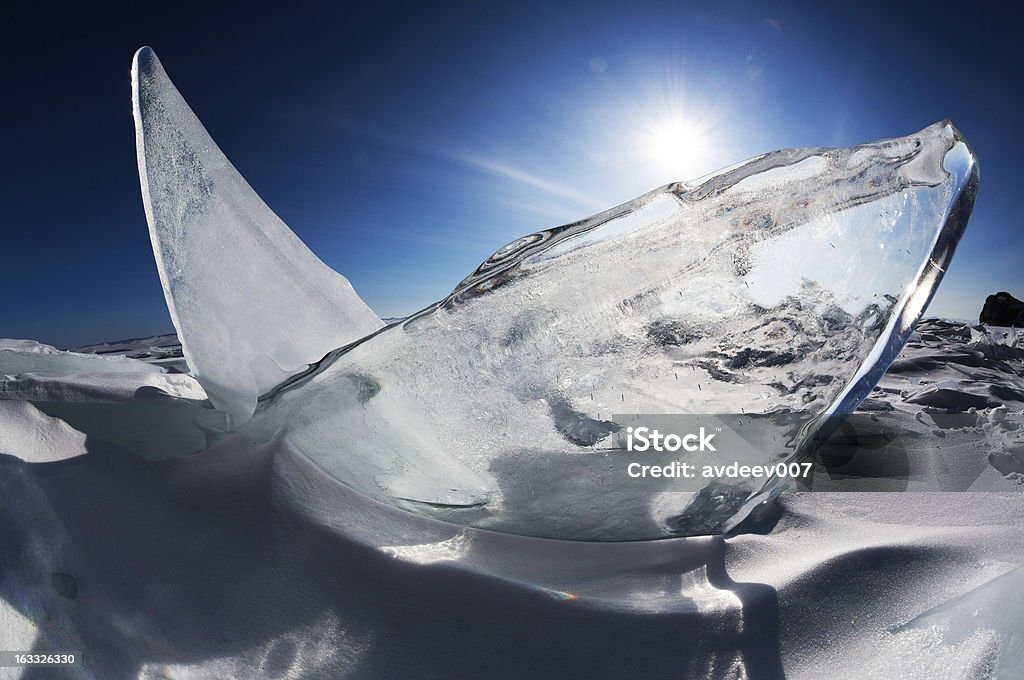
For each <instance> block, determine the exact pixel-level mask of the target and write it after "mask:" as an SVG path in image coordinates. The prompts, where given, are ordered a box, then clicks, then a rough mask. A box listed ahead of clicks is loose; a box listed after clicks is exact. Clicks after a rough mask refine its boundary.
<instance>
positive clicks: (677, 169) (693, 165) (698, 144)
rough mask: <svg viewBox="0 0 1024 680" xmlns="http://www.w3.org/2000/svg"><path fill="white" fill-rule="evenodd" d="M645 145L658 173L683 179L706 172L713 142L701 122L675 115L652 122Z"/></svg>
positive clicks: (692, 177)
mask: <svg viewBox="0 0 1024 680" xmlns="http://www.w3.org/2000/svg"><path fill="white" fill-rule="evenodd" d="M647 146H648V148H647V150H646V151H647V153H646V155H647V156H648V158H649V159H650V160H651V161H652V162H653V163H654V165H655V166H656V168H657V171H658V173H659V174H664V175H668V176H671V178H672V179H673V180H684V179H694V178H695V177H697V176H699V175H701V174H704V173H706V172H707V170H708V161H709V160H710V157H711V155H712V149H713V146H714V144H713V141H712V140H711V138H710V135H709V134H708V131H706V130H702V129H701V126H699V125H698V124H695V123H692V122H689V121H685V120H682V119H678V118H677V119H671V120H667V121H665V122H663V123H661V124H658V125H654V126H652V128H651V130H650V134H649V136H648V144H647Z"/></svg>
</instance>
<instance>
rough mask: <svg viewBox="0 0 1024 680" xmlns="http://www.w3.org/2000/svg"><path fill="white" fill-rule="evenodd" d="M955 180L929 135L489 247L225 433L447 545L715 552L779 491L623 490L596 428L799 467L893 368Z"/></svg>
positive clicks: (825, 154) (805, 152) (764, 172)
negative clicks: (567, 541) (582, 543)
mask: <svg viewBox="0 0 1024 680" xmlns="http://www.w3.org/2000/svg"><path fill="white" fill-rule="evenodd" d="M977 181H978V174H977V164H976V161H975V158H974V156H973V155H972V152H971V151H970V149H969V147H968V145H967V144H966V142H965V141H964V140H963V138H962V137H961V136H960V134H959V133H958V132H957V130H956V129H955V128H954V127H953V126H952V125H951V124H950V123H948V122H941V123H937V124H935V125H932V126H931V127H928V128H926V129H925V130H923V131H921V132H920V133H918V134H915V135H911V136H908V137H904V138H899V139H892V140H885V141H881V142H876V143H873V144H867V145H863V146H858V147H854V148H850V149H823V148H807V149H790V150H784V151H778V152H774V153H770V154H766V155H764V156H760V157H757V158H754V159H752V160H751V161H748V162H746V163H743V164H740V165H738V166H736V167H734V168H731V169H729V170H726V171H723V172H721V173H719V174H715V175H712V176H710V177H706V178H703V179H701V180H698V181H695V182H690V183H677V184H672V185H669V186H666V187H662V188H660V189H657V190H655V191H652V192H651V193H649V194H647V195H645V196H642V197H640V198H637V199H635V200H634V201H631V202H629V203H627V204H625V205H622V206H619V207H617V208H613V209H611V210H608V211H606V212H603V213H601V214H599V215H596V216H594V217H591V218H589V219H586V220H582V221H580V222H577V223H574V224H570V225H567V226H564V227H559V228H556V229H551V230H547V231H543V232H539V233H537V234H533V235H530V236H526V237H524V238H522V239H519V240H517V241H515V242H513V243H511V244H509V245H507V246H506V247H504V248H502V249H501V250H499V251H498V252H497V253H495V254H494V255H493V256H492V257H491V258H489V259H488V260H487V261H486V262H485V263H483V264H482V265H481V266H480V267H479V268H478V269H477V271H475V272H474V273H473V274H471V275H470V276H469V277H467V278H466V279H465V280H464V281H463V282H462V283H461V284H460V285H459V286H458V287H457V288H456V289H455V291H454V292H453V293H452V294H451V295H450V296H449V297H448V298H446V299H445V300H443V301H441V302H439V303H438V304H436V305H433V306H432V307H430V308H428V309H426V310H424V311H422V312H420V313H418V314H416V315H414V316H413V317H411V318H409V319H408V320H406V321H404V322H402V323H401V324H398V325H395V326H392V327H389V328H387V329H385V330H384V331H382V332H381V333H378V334H376V335H374V336H373V337H372V338H370V339H368V340H367V341H365V342H362V343H358V344H356V345H355V346H353V347H348V348H342V349H339V350H337V351H335V352H333V353H331V355H329V356H328V357H327V358H326V359H325V360H324V361H323V362H321V363H320V364H318V365H317V366H316V367H315V368H314V369H311V370H310V371H308V372H307V373H306V374H304V375H301V376H298V377H296V378H293V379H291V380H289V381H287V382H286V383H285V384H283V385H282V386H281V387H279V388H277V389H275V390H274V391H273V392H272V393H271V394H268V395H266V397H265V399H264V403H263V405H262V408H261V409H260V410H258V411H257V415H256V417H255V418H254V419H253V421H252V422H251V423H250V425H249V426H247V428H246V432H247V434H249V435H251V436H254V437H256V438H269V437H271V436H274V435H276V434H278V433H279V432H284V433H285V434H286V439H287V441H288V442H289V443H290V444H291V445H293V446H295V447H297V448H298V449H299V450H301V451H302V452H304V453H305V454H306V455H308V456H309V457H310V458H312V459H313V460H315V461H316V462H317V463H318V464H319V465H320V466H321V467H322V468H323V469H324V470H326V471H327V472H328V473H329V474H331V475H333V476H334V477H335V478H337V479H338V480H340V481H342V482H344V483H346V484H349V485H351V486H353V487H355V488H356V489H358V490H359V491H361V492H363V493H365V494H368V495H370V496H371V497H373V498H376V499H378V500H380V501H383V502H387V503H393V504H398V505H400V506H401V507H404V508H406V509H409V510H412V511H414V512H420V513H424V514H428V515H431V516H434V517H438V518H441V519H444V520H447V521H451V522H455V523H461V524H466V525H471V526H478V527H485V528H490V529H494V530H499V531H507V532H511V533H521V534H529V535H539V536H547V537H555V538H571V539H587V540H629V539H647V538H657V537H662V536H670V535H688V534H705V533H717V532H722V531H726V530H728V529H729V528H731V527H732V526H734V525H735V524H736V523H737V522H738V521H740V520H741V519H742V518H743V517H744V516H745V514H746V510H747V509H749V508H750V507H752V506H753V505H754V504H756V503H757V502H758V501H760V500H762V499H763V498H764V497H765V494H767V493H771V492H772V491H773V490H775V489H776V488H778V485H779V480H777V479H773V480H770V481H767V482H765V481H764V480H760V481H757V480H743V479H739V480H735V481H734V482H732V483H728V484H723V483H721V482H720V481H716V482H714V483H710V484H708V486H707V487H705V488H704V489H702V490H701V491H699V492H691V493H660V494H658V493H652V489H651V488H650V487H649V486H640V485H631V484H630V482H629V480H628V479H627V478H626V477H625V476H624V475H622V474H621V472H620V471H618V470H617V469H616V468H615V465H616V462H615V461H616V460H618V461H621V460H622V458H618V459H616V458H614V456H617V455H621V452H612V451H609V449H611V448H613V447H612V444H611V439H612V438H611V437H610V436H609V435H610V434H611V433H612V432H614V431H615V430H617V429H618V427H619V426H618V425H617V424H616V423H614V422H612V419H611V416H612V414H613V413H618V414H630V413H632V414H657V413H682V414H686V413H690V414H741V413H742V414H747V415H750V416H752V417H754V418H758V419H759V423H760V428H761V430H762V432H764V433H766V435H767V436H765V437H762V441H761V446H760V448H759V449H758V450H757V452H756V455H757V457H756V458H753V459H749V458H748V459H747V460H745V461H744V462H748V463H751V464H756V463H774V462H777V461H791V460H795V459H797V458H798V457H799V456H800V455H801V446H802V445H803V444H804V443H805V441H806V440H807V438H808V437H810V436H811V434H813V433H814V432H815V430H816V428H818V427H819V426H820V424H821V423H822V422H823V420H824V419H825V418H827V417H828V416H831V415H834V414H847V413H850V412H852V411H853V410H854V409H856V407H857V405H858V404H860V402H861V401H862V400H863V399H864V398H865V397H866V396H867V394H868V393H869V392H870V390H871V388H872V387H873V386H874V385H875V384H876V383H877V381H878V379H879V378H880V377H881V375H882V373H883V372H884V371H885V369H886V367H887V366H888V365H889V364H890V363H891V361H892V360H893V359H894V358H895V357H896V356H897V355H898V353H899V351H900V349H901V348H902V347H903V345H904V343H905V342H906V339H907V338H908V336H909V334H910V332H911V331H912V329H913V326H914V324H915V322H916V321H917V319H918V318H919V316H920V314H921V312H922V311H923V309H924V307H925V305H926V304H927V302H928V300H929V299H930V297H931V295H932V293H933V292H934V290H935V287H936V285H937V284H938V282H939V280H940V278H941V276H942V273H943V271H944V269H945V267H946V265H947V263H948V261H949V259H950V258H951V256H952V254H953V249H954V248H955V245H956V243H957V241H958V239H959V237H960V235H961V233H962V231H963V229H964V227H965V226H966V223H967V218H968V216H969V213H970V210H971V207H972V205H973V200H974V195H975V191H976V185H977ZM707 459H713V457H711V456H708V457H706V458H705V460H707Z"/></svg>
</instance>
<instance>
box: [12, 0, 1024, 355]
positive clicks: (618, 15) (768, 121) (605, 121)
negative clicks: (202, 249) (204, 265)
mask: <svg viewBox="0 0 1024 680" xmlns="http://www.w3.org/2000/svg"><path fill="white" fill-rule="evenodd" d="M487 5H488V3H466V4H448V5H442V4H438V3H413V4H408V5H402V4H401V3H360V4H359V5H355V6H344V5H342V4H338V5H332V6H331V7H330V8H328V7H326V4H325V6H324V7H322V8H320V7H316V6H314V5H313V4H311V3H303V4H301V7H302V9H294V8H289V9H277V10H265V9H248V10H237V9H232V10H228V9H219V8H218V7H217V6H216V5H215V4H214V3H204V4H200V5H195V6H193V7H191V8H189V7H186V6H185V5H184V4H180V3H162V4H154V3H143V4H140V5H138V6H135V7H133V6H130V5H125V6H123V7H119V8H112V9H106V8H97V7H94V6H88V7H87V8H86V6H85V5H84V4H83V9H81V10H79V13H78V14H68V13H66V12H60V11H58V10H57V9H55V8H53V7H47V6H46V5H45V4H44V3H35V4H34V5H29V6H27V5H25V4H21V5H19V6H17V7H16V8H15V9H8V10H7V11H6V12H5V18H4V24H5V26H4V28H3V29H2V32H3V35H2V40H0V50H2V52H3V54H2V60H0V69H2V71H0V74H2V79H3V92H4V93H5V101H4V105H3V106H2V107H0V116H2V125H0V130H2V132H0V134H2V135H3V142H4V143H3V149H4V163H3V170H2V172H3V176H2V178H0V179H2V182H0V192H2V198H3V211H2V218H0V220H2V221H0V225H2V229H3V242H2V243H3V245H2V246H0V253H2V257H0V262H2V265H0V286H2V290H3V294H2V295H0V337H27V338H34V339H38V340H42V341H45V342H50V343H53V344H57V345H58V346H72V345H76V344H82V343H86V342H93V341H102V340H108V339H116V338H121V337H126V336H135V335H146V334H152V333H159V332H166V331H168V330H170V329H171V324H170V319H169V317H168V315H167V312H166V308H165V305H164V301H163V296H162V293H161V290H160V285H159V281H158V278H157V273H156V267H155V265H154V263H153V256H152V252H151V250H150V246H149V238H148V233H147V230H146V224H145V217H144V215H143V211H142V203H141V198H140V195H139V186H138V177H137V170H136V164H135V148H134V132H133V126H132V116H131V102H130V96H131V88H130V78H129V76H130V66H131V58H132V54H133V53H134V51H135V49H136V48H138V47H139V46H141V45H144V44H148V45H151V46H152V47H153V48H154V49H155V50H156V52H157V54H159V56H160V58H161V60H162V61H163V64H164V66H165V68H166V69H167V71H168V73H169V74H170V76H171V78H172V79H173V80H174V81H175V83H176V84H177V86H178V88H179V89H180V90H181V92H182V93H183V95H184V96H185V98H186V99H187V100H188V101H189V103H190V104H191V105H192V108H193V109H194V110H195V111H196V113H197V114H198V115H199V117H200V118H201V119H202V120H203V122H204V123H205V124H206V127H207V128H208V129H209V131H210V133H211V134H212V135H213V137H214V139H216V140H217V142H218V143H219V145H220V146H221V148H222V149H223V150H224V152H225V153H226V154H227V155H228V157H229V158H231V159H232V161H233V162H234V164H235V165H236V166H237V167H238V168H239V170H240V171H241V172H242V174H243V175H245V177H246V178H247V179H248V180H249V182H250V183H251V184H252V185H253V187H254V188H255V189H256V190H257V191H258V192H259V193H260V194H261V195H262V196H263V198H264V199H265V200H266V202H267V203H268V204H269V205H270V206H271V207H272V208H273V209H274V210H275V211H276V212H277V213H278V214H279V215H280V216H281V217H282V218H283V219H284V220H285V222H287V223H288V224H289V225H290V226H291V227H292V228H293V229H294V230H295V232H296V233H297V234H298V235H299V236H300V237H301V238H302V239H303V240H304V241H305V242H306V243H307V244H308V245H309V246H310V247H311V248H312V249H313V250H314V252H316V253H317V254H318V255H319V256H320V257H321V258H322V259H323V260H324V261H325V262H327V264H329V265H330V266H332V267H333V268H335V269H337V270H338V271H340V272H342V273H343V274H345V275H346V276H347V277H348V278H349V279H350V280H351V281H352V284H353V285H354V286H355V288H356V290H357V291H359V293H360V294H361V295H362V296H363V298H364V299H365V300H366V301H367V302H368V303H369V304H370V306H371V307H373V308H374V309H375V310H376V311H377V312H378V313H379V314H381V315H382V316H397V315H404V314H407V313H409V312H412V311H415V310H416V309H418V308H420V307H423V306H425V305H426V304H428V303H430V302H432V301H434V300H435V299H438V298H440V297H442V296H443V295H445V294H446V293H447V292H448V291H449V290H450V289H451V288H452V287H453V286H454V285H455V284H456V283H457V282H458V281H459V280H460V279H461V278H462V277H463V276H464V275H466V274H467V273H468V272H469V271H471V270H472V269H473V268H474V267H475V266H476V265H477V264H479V262H480V261H482V260H483V259H484V258H486V257H487V256H488V255H489V254H490V253H491V252H492V251H494V250H495V249H497V248H498V247H500V246H501V245H503V244H505V243H506V242H508V241H510V240H512V239H513V238H515V237H518V236H520V235H523V234H525V233H528V232H531V231H535V230H537V229H541V228H545V227H549V226H554V225H557V224H561V223H565V222H569V221H572V220H575V219H578V218H581V217H585V216H587V215H589V214H591V213H593V212H596V211H597V210H599V209H602V208H605V207H610V206H612V205H615V204H617V203H620V202H622V201H625V200H628V199H630V198H633V197H634V196H636V195H638V194H640V193H643V192H645V191H647V190H649V189H652V188H654V187H656V186H658V185H660V184H663V183H665V182H668V181H671V180H674V179H685V178H689V177H692V176H697V175H699V174H703V173H705V172H708V171H711V170H714V169H716V168H717V167H720V166H723V165H726V164H730V163H733V162H736V161H739V160H742V159H744V158H746V157H749V156H752V155H755V154H757V153H761V152H764V151H769V150H772V149H776V148H781V147H786V146H811V145H825V146H847V145H851V144H855V143H859V142H863V141H869V140H873V139H877V138H881V137H891V136H896V135H903V134H908V133H910V132H914V131H916V130H918V129H920V128H922V127H925V126H926V125H928V124H930V123H932V122H935V121H936V120H940V119H942V118H944V117H949V118H951V119H952V120H953V121H954V122H955V123H956V124H957V125H958V126H959V127H960V129H961V130H962V131H963V132H964V134H965V135H966V136H967V138H968V139H969V140H970V141H971V142H972V144H973V146H974V148H975V150H976V151H977V153H978V156H979V158H980V159H981V168H982V173H981V174H982V183H981V191H980V195H979V198H978V203H977V206H976V208H975V213H974V217H973V218H972V220H971V226H970V228H969V229H968V233H967V236H966V237H965V239H964V241H962V243H961V246H960V250H959V251H958V254H957V257H956V259H955V261H954V264H953V266H952V268H951V270H950V272H949V274H948V276H947V277H946V280H945V281H944V282H943V284H942V287H941V289H940V292H939V295H938V297H937V298H936V300H935V302H934V303H933V305H932V308H931V310H930V312H931V313H935V314H941V315H945V316H953V317H976V315H977V313H978V311H979V310H980V308H981V305H982V303H983V301H984V298H985V295H987V294H989V293H991V292H995V291H997V290H1004V289H1005V290H1009V291H1011V292H1013V293H1015V294H1017V295H1018V296H1020V295H1021V294H1024V267H1022V266H1021V255H1022V253H1024V234H1022V232H1021V229H1020V228H1019V225H1020V218H1019V209H1014V208H1013V207H1012V206H1013V203H1014V202H1015V201H1016V200H1019V193H1018V192H1019V191H1020V189H1019V187H1020V184H1021V181H1020V180H1021V179H1022V173H1021V170H1020V163H1021V160H1020V159H1021V158H1022V153H1021V152H1022V148H1021V141H1022V137H1021V122H1020V120H1021V113H1020V112H1021V110H1022V106H1021V104H1022V102H1021V99H1022V95H1021V88H1020V76H1019V69H1020V68H1021V52H1022V47H1021V45H1022V42H1021V40H1020V26H1021V22H1020V19H1019V17H1017V16H1014V15H1012V14H1005V13H1001V12H1000V11H999V10H998V9H997V5H995V4H994V3H993V4H987V3H974V4H966V5H965V4H963V3H958V4H957V5H951V6H949V7H948V8H944V7H942V6H941V5H939V4H936V3H916V4H915V3H898V2H887V3H884V4H879V5H874V6H872V5H870V4H868V3H863V2H858V3H841V4H840V3H837V4H836V5H835V6H829V7H828V8H827V9H826V6H825V5H823V4H821V3H810V2H808V3H732V2H703V3H682V2H649V3H639V2H631V3H550V2H549V3H530V2H516V3H509V4H508V5H507V6H499V5H494V6H487ZM673 135H676V136H679V135H684V136H685V135H688V138H689V139H690V141H691V142H694V144H695V145H696V146H692V147H691V148H692V149H696V150H697V151H698V153H691V154H690V155H689V156H688V157H685V158H679V159H673V158H666V157H665V156H664V154H662V153H659V152H658V151H657V149H656V148H655V147H656V146H657V144H658V143H659V141H664V140H665V139H667V138H671V137H672V136H673Z"/></svg>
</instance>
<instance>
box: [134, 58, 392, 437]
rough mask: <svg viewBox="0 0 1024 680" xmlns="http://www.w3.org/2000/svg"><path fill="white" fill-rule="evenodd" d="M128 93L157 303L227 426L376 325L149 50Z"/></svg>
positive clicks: (346, 284)
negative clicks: (159, 290)
mask: <svg viewBox="0 0 1024 680" xmlns="http://www.w3.org/2000/svg"><path fill="white" fill-rule="evenodd" d="M132 89H133V105H134V112H135V130H136V147H137V150H138V161H139V177H140V179H141V182H142V197H143V201H144V204H145V208H146V219H147V220H148V222H149V229H150V237H151V239H152V242H153V252H154V254H155V255H156V262H157V269H158V270H159V272H160V280H161V282H162V283H163V288H164V296H165V298H166V299H167V306H168V308H169V310H170V312H171V318H172V319H173V321H174V326H175V328H176V329H177V330H178V336H179V337H180V338H181V344H182V347H183V349H184V353H185V358H186V359H187V360H188V364H189V366H190V367H191V369H192V372H193V374H194V375H195V376H196V378H197V379H198V380H199V382H200V383H201V384H202V386H203V388H204V389H205V390H206V392H207V393H208V394H209V395H210V399H211V401H212V402H213V403H214V404H215V405H216V406H217V407H218V408H219V409H221V410H222V411H225V412H227V413H228V414H230V415H231V417H232V418H233V420H234V422H235V423H236V424H238V423H241V422H244V421H245V420H246V419H248V417H249V416H250V415H251V414H252V411H253V409H254V408H255V405H256V399H257V397H258V396H259V395H260V394H262V393H263V392H266V391H267V390H268V389H270V388H271V387H273V386H274V385H275V384H277V383H279V382H281V380H283V379H284V378H285V377H287V376H288V375H289V374H291V373H293V372H294V371H295V370H297V369H303V368H305V367H306V366H307V365H308V364H310V363H312V362H314V361H317V360H319V359H320V358H322V357H323V356H324V355H325V354H326V353H327V352H329V351H330V350H332V349H334V348H336V347H340V346H342V345H344V344H346V343H349V342H352V341H353V340H358V339H359V338H361V337H363V336H365V335H366V334H368V333H372V332H373V331H375V330H377V329H378V328H380V327H382V326H383V325H384V324H383V322H381V320H380V319H379V318H377V316H376V315H375V314H374V313H373V312H372V311H371V310H370V308H369V307H367V306H366V304H365V303H363V301H362V300H360V299H359V296H357V295H356V293H355V291H354V290H352V286H351V285H350V284H349V282H348V280H347V279H345V278H344V277H343V276H341V275H340V274H338V273H336V272H334V271H333V270H331V269H330V268H329V267H327V266H326V265H325V264H324V263H323V262H321V261H320V260H319V259H317V257H316V256H315V255H313V253H312V252H310V250H309V249H308V248H307V247H306V246H305V245H304V244H303V243H302V241H300V240H299V239H298V237H297V236H295V234H294V233H292V231H291V230H290V229H289V228H288V227H287V225H285V224H284V222H282V221H281V219H280V218H279V217H278V216H277V215H275V214H274V213H273V212H272V211H271V210H270V208H268V207H267V205H266V204H265V203H264V202H263V201H262V200H261V199H260V197H259V196H258V195H257V194H256V192H255V191H253V189H252V187H250V186H249V184H248V183H247V182H246V181H245V179H244V178H243V177H242V176H241V175H240V174H239V173H238V171H237V170H236V169H235V168H234V166H233V165H231V162H230V161H228V159H227V158H226V157H225V156H224V154H223V153H222V152H221V151H220V149H219V148H218V147H217V145H216V143H214V141H213V139H211V138H210V135H209V134H208V133H207V132H206V129H205V128H204V127H203V125H202V123H200V122H199V119H198V118H196V116H195V114H194V113H193V112H192V109H190V108H189V106H188V104H187V103H185V100H184V99H183V98H182V97H181V95H180V94H179V93H178V91H177V89H175V87H174V84H173V83H172V82H171V81H170V79H169V78H168V77H167V74H166V73H165V72H164V69H163V67H162V66H161V65H160V61H159V60H158V59H157V57H156V54H154V53H153V51H152V50H151V49H149V48H148V47H143V48H142V49H140V50H139V51H138V52H137V53H136V55H135V60H134V63H133V65H132Z"/></svg>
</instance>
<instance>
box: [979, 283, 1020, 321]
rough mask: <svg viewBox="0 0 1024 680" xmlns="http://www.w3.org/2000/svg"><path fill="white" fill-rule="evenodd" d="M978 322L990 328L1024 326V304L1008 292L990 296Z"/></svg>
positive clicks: (986, 299)
mask: <svg viewBox="0 0 1024 680" xmlns="http://www.w3.org/2000/svg"><path fill="white" fill-rule="evenodd" d="M978 320H979V321H980V322H981V323H984V324H988V325H990V326H1018V327H1021V326H1024V302H1021V301H1020V300H1018V299H1017V298H1015V297H1013V296H1012V295H1010V294H1009V293H1007V292H1006V291H1002V292H999V293H996V294H995V295H989V296H988V297H987V298H985V306H984V307H982V309H981V315H980V316H979V317H978Z"/></svg>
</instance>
